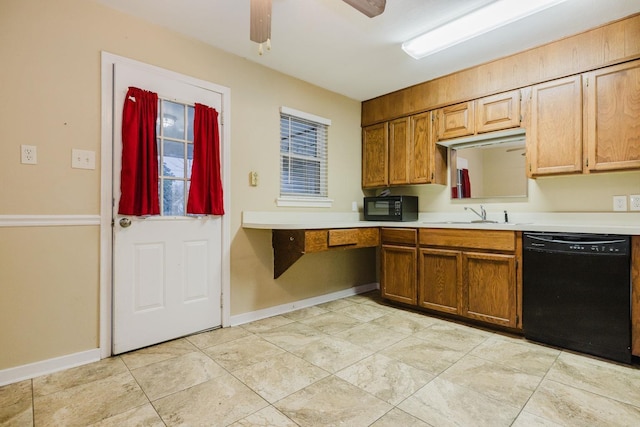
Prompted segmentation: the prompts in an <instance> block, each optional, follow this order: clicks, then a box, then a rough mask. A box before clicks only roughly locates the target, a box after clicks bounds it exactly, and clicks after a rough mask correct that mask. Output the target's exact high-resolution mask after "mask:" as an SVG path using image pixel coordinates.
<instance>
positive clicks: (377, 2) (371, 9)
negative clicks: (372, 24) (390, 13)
mask: <svg viewBox="0 0 640 427" xmlns="http://www.w3.org/2000/svg"><path fill="white" fill-rule="evenodd" d="M342 1H344V2H345V3H347V4H348V5H350V6H352V7H354V8H356V9H357V10H359V11H360V12H362V13H364V14H365V15H367V16H368V17H369V18H373V17H374V16H378V15H380V14H381V13H382V12H384V7H385V6H386V4H387V0H342Z"/></svg>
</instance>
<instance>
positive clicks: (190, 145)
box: [187, 144, 193, 179]
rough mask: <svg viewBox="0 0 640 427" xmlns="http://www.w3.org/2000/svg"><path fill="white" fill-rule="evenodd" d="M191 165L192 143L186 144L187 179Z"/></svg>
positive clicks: (189, 177)
mask: <svg viewBox="0 0 640 427" xmlns="http://www.w3.org/2000/svg"><path fill="white" fill-rule="evenodd" d="M192 167H193V144H187V179H191V168H192Z"/></svg>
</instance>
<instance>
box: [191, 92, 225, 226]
mask: <svg viewBox="0 0 640 427" xmlns="http://www.w3.org/2000/svg"><path fill="white" fill-rule="evenodd" d="M193 130H194V135H193V165H192V167H191V187H190V189H189V199H188V201H187V213H190V214H201V215H202V214H204V215H222V214H224V206H223V200H222V181H221V180H220V131H219V128H218V112H217V111H216V110H215V109H214V108H211V107H207V106H206V105H202V104H196V105H195V118H194V124H193Z"/></svg>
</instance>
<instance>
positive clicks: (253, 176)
mask: <svg viewBox="0 0 640 427" xmlns="http://www.w3.org/2000/svg"><path fill="white" fill-rule="evenodd" d="M249 185H250V186H252V187H257V186H258V172H254V171H251V172H249Z"/></svg>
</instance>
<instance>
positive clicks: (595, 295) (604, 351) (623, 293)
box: [522, 232, 631, 363]
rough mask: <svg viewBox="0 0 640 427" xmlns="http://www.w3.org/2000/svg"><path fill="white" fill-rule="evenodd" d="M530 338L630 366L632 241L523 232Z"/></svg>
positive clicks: (524, 311)
mask: <svg viewBox="0 0 640 427" xmlns="http://www.w3.org/2000/svg"><path fill="white" fill-rule="evenodd" d="M522 247H523V255H522V256H523V262H522V264H523V265H522V274H523V300H522V325H523V329H524V336H525V337H526V338H528V339H531V340H534V341H539V342H542V343H547V344H551V345H555V346H558V347H563V348H567V349H570V350H576V351H580V352H584V353H589V354H592V355H595V356H600V357H603V358H606V359H611V360H616V361H619V362H624V363H631V251H630V238H629V236H619V235H611V234H578V233H547V232H545V233H531V232H530V233H523V242H522Z"/></svg>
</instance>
